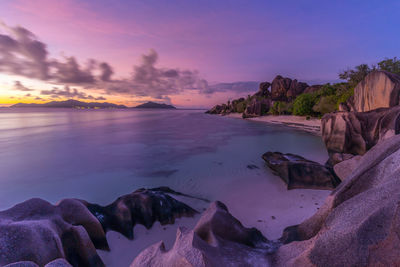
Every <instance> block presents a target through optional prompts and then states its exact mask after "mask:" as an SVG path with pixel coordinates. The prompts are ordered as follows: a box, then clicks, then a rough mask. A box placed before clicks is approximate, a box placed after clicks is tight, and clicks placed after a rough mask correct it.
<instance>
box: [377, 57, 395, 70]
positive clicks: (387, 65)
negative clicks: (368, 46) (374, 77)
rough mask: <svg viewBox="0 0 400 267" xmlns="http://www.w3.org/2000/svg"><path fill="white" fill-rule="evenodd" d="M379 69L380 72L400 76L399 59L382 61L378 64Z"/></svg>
mask: <svg viewBox="0 0 400 267" xmlns="http://www.w3.org/2000/svg"><path fill="white" fill-rule="evenodd" d="M378 68H379V69H380V70H385V71H389V72H391V73H395V74H400V60H398V59H397V57H394V58H392V59H389V58H385V60H382V61H381V62H379V63H378Z"/></svg>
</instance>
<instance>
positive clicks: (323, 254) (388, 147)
mask: <svg viewBox="0 0 400 267" xmlns="http://www.w3.org/2000/svg"><path fill="white" fill-rule="evenodd" d="M399 166H400V135H397V136H393V137H391V138H388V139H386V140H384V141H382V142H380V143H379V144H377V145H376V146H374V147H373V148H372V149H371V150H369V151H368V152H367V153H365V155H363V156H362V157H361V156H360V159H359V161H358V162H357V163H356V164H353V167H352V170H351V171H350V175H349V177H347V178H346V179H345V180H344V181H343V182H342V183H341V184H340V185H339V186H338V187H337V188H336V190H334V191H333V192H332V193H331V195H330V196H328V198H327V199H326V201H325V203H324V204H323V206H322V207H321V208H320V209H319V210H318V212H317V213H316V214H315V215H313V216H312V217H311V218H309V219H307V220H305V221H304V222H303V223H301V224H299V225H294V226H290V227H287V228H286V229H285V230H284V231H283V234H282V236H281V238H279V239H278V240H268V239H267V238H266V237H264V236H262V235H261V234H260V232H259V231H257V230H256V229H254V228H252V229H248V228H244V227H243V226H242V225H241V223H240V222H239V221H238V220H237V219H235V218H234V217H233V216H232V215H231V214H229V212H228V210H227V208H226V207H225V206H224V205H223V204H222V203H219V202H216V203H212V204H211V205H210V207H209V208H208V210H207V211H205V212H204V213H203V215H202V217H201V218H200V220H199V222H198V224H197V225H196V227H195V228H194V229H193V230H187V229H180V230H178V232H177V236H176V241H175V244H174V245H173V247H172V248H171V249H170V250H166V249H165V246H164V244H163V243H162V242H159V243H157V244H154V245H153V246H151V247H149V248H147V249H145V250H144V251H143V252H141V253H140V254H139V255H138V256H137V257H136V259H135V260H134V261H133V263H132V265H131V266H132V267H136V266H165V267H167V266H279V267H280V266H282V267H291V266H293V267H295V266H307V267H308V266H310V267H315V266H338V267H339V266H371V267H372V266H400V254H399V249H400V236H399V232H400V167H399Z"/></svg>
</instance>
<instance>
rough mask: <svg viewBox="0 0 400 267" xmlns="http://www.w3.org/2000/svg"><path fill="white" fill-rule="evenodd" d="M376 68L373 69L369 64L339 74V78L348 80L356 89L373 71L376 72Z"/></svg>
mask: <svg viewBox="0 0 400 267" xmlns="http://www.w3.org/2000/svg"><path fill="white" fill-rule="evenodd" d="M375 69H376V68H375V66H373V67H372V68H371V67H370V66H368V64H361V65H358V66H356V67H355V68H354V69H348V70H345V71H343V72H342V73H339V78H340V79H342V80H347V81H348V82H349V84H350V85H351V86H352V87H355V86H356V85H357V84H358V83H359V82H361V81H362V80H363V79H364V78H365V77H366V76H367V75H368V74H369V73H370V72H371V71H373V70H375Z"/></svg>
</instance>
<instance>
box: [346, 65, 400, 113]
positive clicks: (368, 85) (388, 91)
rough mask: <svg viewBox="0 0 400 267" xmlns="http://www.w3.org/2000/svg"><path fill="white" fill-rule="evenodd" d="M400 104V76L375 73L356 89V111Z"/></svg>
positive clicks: (380, 72) (369, 75)
mask: <svg viewBox="0 0 400 267" xmlns="http://www.w3.org/2000/svg"><path fill="white" fill-rule="evenodd" d="M399 103H400V76H398V75H395V74H393V73H390V72H387V71H373V72H371V73H370V74H368V75H367V77H365V79H364V80H362V81H361V82H360V83H359V84H358V85H357V86H356V88H355V89H354V111H358V112H365V111H370V110H374V109H377V108H388V107H394V106H397V105H398V104H399Z"/></svg>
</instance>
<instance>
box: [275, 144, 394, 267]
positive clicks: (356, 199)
mask: <svg viewBox="0 0 400 267" xmlns="http://www.w3.org/2000/svg"><path fill="white" fill-rule="evenodd" d="M399 232H400V136H394V137H391V138H389V139H387V140H384V141H382V142H381V143H379V144H377V145H376V146H374V147H373V148H372V149H371V150H370V151H368V152H367V153H366V154H365V155H364V156H363V157H362V158H361V160H360V161H359V164H358V167H357V169H356V170H355V171H354V172H353V173H352V175H351V176H350V177H348V178H346V179H345V180H344V181H343V182H342V183H341V184H340V185H339V187H338V188H337V189H336V190H335V191H333V193H332V194H331V195H330V196H329V197H328V198H327V200H326V202H325V204H324V205H323V206H322V207H321V208H320V210H319V211H318V212H317V213H316V214H315V215H314V216H312V217H311V218H310V219H308V220H306V221H304V222H303V223H301V224H300V225H297V226H292V227H289V228H287V229H286V230H285V234H284V236H283V237H284V238H283V239H282V241H283V242H284V243H286V245H283V246H281V247H280V248H279V250H278V251H277V253H276V254H275V255H274V265H276V266H289V267H290V266H400V254H399V249H400V236H399ZM292 241H298V242H292Z"/></svg>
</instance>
